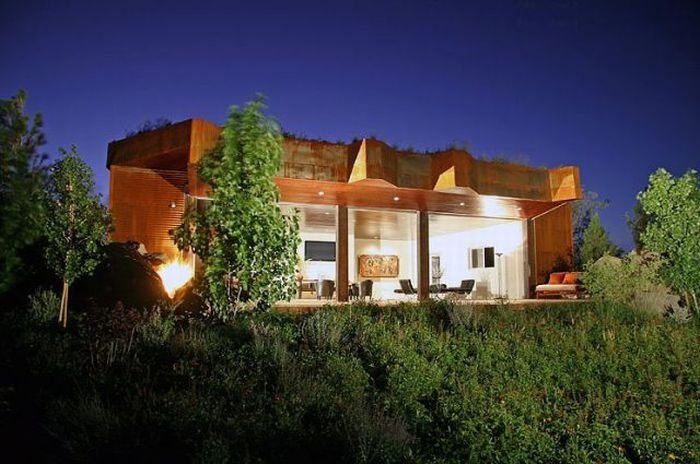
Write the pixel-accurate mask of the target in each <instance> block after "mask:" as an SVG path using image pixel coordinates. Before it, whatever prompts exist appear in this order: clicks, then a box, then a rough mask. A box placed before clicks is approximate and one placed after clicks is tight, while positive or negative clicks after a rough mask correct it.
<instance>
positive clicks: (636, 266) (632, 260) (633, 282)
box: [581, 253, 660, 305]
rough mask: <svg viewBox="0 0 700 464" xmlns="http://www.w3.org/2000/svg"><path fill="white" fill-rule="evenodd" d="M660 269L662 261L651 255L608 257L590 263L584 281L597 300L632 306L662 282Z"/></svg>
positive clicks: (582, 278)
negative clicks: (641, 296) (643, 293)
mask: <svg viewBox="0 0 700 464" xmlns="http://www.w3.org/2000/svg"><path fill="white" fill-rule="evenodd" d="M659 266H660V262H659V260H658V259H657V258H655V257H653V256H651V255H647V256H640V255H637V254H634V253H631V254H629V255H627V256H625V257H624V258H615V257H612V256H609V255H606V256H603V257H602V258H601V259H599V260H598V261H596V262H594V263H589V264H587V265H586V266H585V272H584V274H583V275H582V276H581V280H582V281H583V284H584V285H585V286H586V289H587V290H588V291H589V292H590V294H591V296H592V297H593V298H594V299H596V300H599V301H607V302H612V303H619V304H627V305H630V304H632V303H633V302H634V301H635V298H636V297H637V296H638V295H639V294H641V293H642V292H646V291H650V290H653V289H654V288H655V287H656V286H657V285H658V284H659V283H660V280H659V277H658V269H659Z"/></svg>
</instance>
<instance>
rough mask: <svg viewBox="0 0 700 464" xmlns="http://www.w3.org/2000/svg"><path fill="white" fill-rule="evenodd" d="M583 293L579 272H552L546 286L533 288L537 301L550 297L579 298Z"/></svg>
mask: <svg viewBox="0 0 700 464" xmlns="http://www.w3.org/2000/svg"><path fill="white" fill-rule="evenodd" d="M584 293H585V289H584V287H583V285H582V284H581V273H580V272H552V273H551V274H550V275H549V281H548V282H547V283H546V284H541V285H538V286H536V287H535V297H536V298H538V299H539V298H546V297H551V296H558V297H561V298H581V297H582V296H584Z"/></svg>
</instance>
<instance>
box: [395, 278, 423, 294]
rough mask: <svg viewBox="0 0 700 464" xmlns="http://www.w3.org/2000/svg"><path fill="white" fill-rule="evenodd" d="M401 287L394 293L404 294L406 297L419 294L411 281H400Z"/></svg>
mask: <svg viewBox="0 0 700 464" xmlns="http://www.w3.org/2000/svg"><path fill="white" fill-rule="evenodd" d="M399 285H401V288H397V289H396V290H394V293H403V294H404V295H416V294H418V291H416V289H415V288H413V284H411V279H399Z"/></svg>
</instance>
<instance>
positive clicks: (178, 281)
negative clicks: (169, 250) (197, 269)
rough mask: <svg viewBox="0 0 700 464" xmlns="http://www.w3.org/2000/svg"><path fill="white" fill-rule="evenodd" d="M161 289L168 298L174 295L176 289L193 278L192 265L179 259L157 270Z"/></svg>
mask: <svg viewBox="0 0 700 464" xmlns="http://www.w3.org/2000/svg"><path fill="white" fill-rule="evenodd" d="M158 275H159V276H160V280H162V281H163V288H164V289H165V292H166V293H167V294H168V296H169V297H170V298H172V297H173V296H174V295H175V292H176V291H177V289H178V288H180V287H182V286H183V285H185V284H186V283H187V282H189V281H190V280H191V279H192V277H193V276H194V272H193V270H192V265H191V264H189V263H187V262H186V261H184V260H182V259H181V258H179V259H177V260H175V261H172V262H170V263H166V264H163V265H162V266H160V268H159V269H158Z"/></svg>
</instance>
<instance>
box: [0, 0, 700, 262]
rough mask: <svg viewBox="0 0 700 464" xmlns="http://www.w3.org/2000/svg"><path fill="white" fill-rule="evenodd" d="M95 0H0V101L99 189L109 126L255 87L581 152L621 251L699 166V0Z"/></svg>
mask: <svg viewBox="0 0 700 464" xmlns="http://www.w3.org/2000/svg"><path fill="white" fill-rule="evenodd" d="M103 3H104V4H103ZM107 3H108V2H101V1H92V2H68V1H46V2H36V1H30V0H23V1H8V2H2V4H1V6H0V40H1V43H2V44H3V46H2V48H1V49H0V98H7V97H9V96H10V95H12V94H14V93H15V92H16V91H17V90H18V89H20V88H24V89H26V90H27V91H28V93H29V110H30V111H31V112H37V111H40V112H42V113H43V115H44V118H45V132H46V135H47V138H48V142H49V143H48V145H47V147H46V150H47V151H48V152H49V153H50V154H51V155H54V154H55V153H56V151H57V147H59V146H69V145H70V144H76V145H78V147H79V149H80V151H81V152H82V154H83V155H84V157H85V158H86V159H88V160H89V162H90V164H91V165H92V167H93V168H94V169H95V172H96V175H97V183H98V187H99V189H100V191H101V192H103V193H104V194H105V195H106V193H107V185H108V171H107V170H106V168H105V158H106V150H107V143H108V142H109V141H110V140H114V139H119V138H122V137H123V136H124V134H125V132H126V131H128V130H130V129H133V128H135V127H136V126H138V125H139V124H140V123H142V122H143V121H144V120H147V119H155V118H159V117H165V118H169V119H171V120H173V121H178V120H181V119H186V118H189V117H201V118H205V119H209V120H212V121H215V122H222V121H223V120H224V119H225V116H226V112H227V108H228V106H229V105H231V104H240V103H244V102H246V101H248V100H250V99H251V98H252V97H253V96H254V94H255V93H256V92H262V93H264V94H266V95H267V96H268V98H269V106H270V113H271V114H273V115H274V116H275V117H276V118H277V119H278V120H279V121H280V123H281V124H282V126H283V127H284V128H285V129H286V130H289V131H292V132H296V133H301V134H304V135H308V136H313V137H318V138H327V139H331V140H338V139H341V140H349V139H352V138H353V137H356V136H366V135H375V136H377V137H379V138H381V139H384V140H385V141H387V142H389V143H392V144H398V145H402V146H412V147H415V148H418V149H433V148H437V147H440V146H444V145H446V144H448V143H450V142H454V141H460V142H463V141H467V142H468V143H469V145H470V146H471V147H472V151H473V153H474V154H476V155H482V154H489V155H494V154H505V155H511V156H514V155H526V156H527V157H528V159H529V161H530V163H531V164H533V165H536V166H540V165H546V166H557V165H566V164H578V165H580V167H581V176H582V181H583V184H584V186H585V187H586V188H587V189H589V190H593V191H596V192H598V193H599V194H600V195H601V197H603V198H607V199H609V200H610V202H611V204H610V206H609V207H608V208H607V209H606V210H605V211H604V212H603V213H602V218H603V222H604V224H605V225H606V227H607V228H608V229H609V230H610V232H611V236H612V238H613V239H614V240H615V241H616V242H617V243H618V244H620V245H623V246H624V247H626V248H628V247H630V246H631V238H630V234H629V232H628V230H627V227H626V225H625V220H624V214H625V212H626V211H631V210H632V208H633V206H634V202H635V196H636V194H637V192H638V191H640V190H641V189H642V188H643V187H644V186H645V185H646V181H647V178H648V175H649V174H650V173H651V172H652V171H653V170H654V169H656V168H657V167H665V168H667V169H669V170H670V171H671V172H673V173H674V174H680V173H682V172H684V171H685V170H687V169H688V168H696V169H697V168H700V7H699V6H698V5H700V2H697V1H695V2H693V1H688V2H678V1H657V2H644V1H629V2H619V1H606V2H594V1H574V0H570V1H562V2H548V1H538V0H521V1H510V2H506V1H483V2H478V4H477V2H473V3H472V4H471V5H468V6H467V5H466V4H468V3H470V2H454V4H449V3H448V2H435V1H433V2H409V1H403V2H380V1H376V2H366V3H365V2H332V1H326V2H318V3H305V2H300V1H296V2H292V1H285V2H280V3H279V4H274V3H275V2H270V1H267V2H255V1H248V2H245V3H240V4H239V3H237V2H234V1H229V2H217V3H214V2H211V3H210V2H207V1H203V0H199V1H189V2H182V3H178V2H175V1H170V2H162V4H158V3H154V2H145V1H143V2H128V1H115V2H109V3H110V4H109V5H107ZM463 4H464V5H463Z"/></svg>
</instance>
